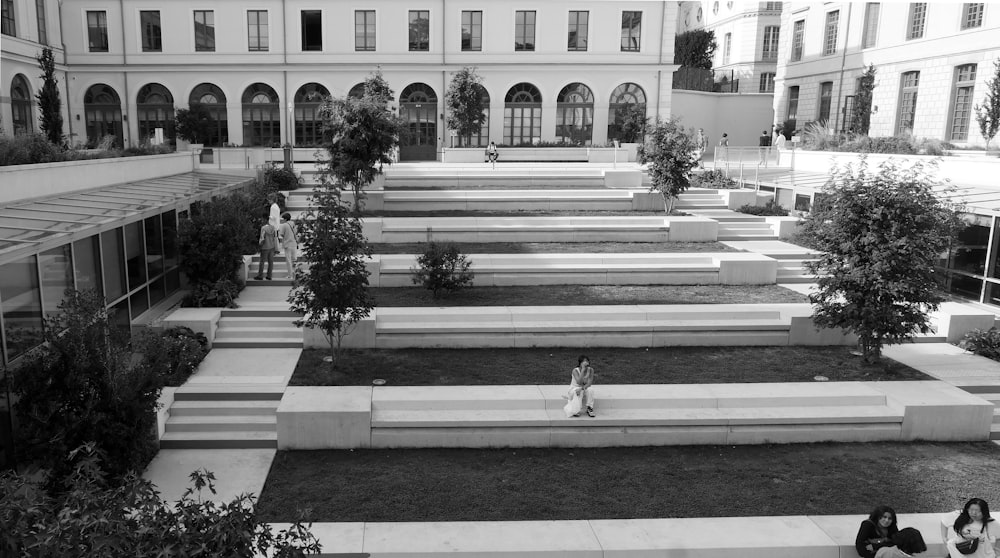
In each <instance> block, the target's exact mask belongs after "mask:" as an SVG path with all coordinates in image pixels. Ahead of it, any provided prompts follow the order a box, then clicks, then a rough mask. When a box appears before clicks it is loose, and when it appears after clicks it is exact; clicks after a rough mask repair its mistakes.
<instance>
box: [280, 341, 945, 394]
mask: <svg viewBox="0 0 1000 558" xmlns="http://www.w3.org/2000/svg"><path fill="white" fill-rule="evenodd" d="M852 349H853V348H852V347H803V346H793V347H657V348H650V349H634V348H623V347H591V348H586V349H580V348H565V347H559V348H525V349H354V350H350V349H348V350H344V351H343V352H342V354H341V356H340V358H339V360H338V362H337V365H336V367H333V366H332V365H331V364H330V363H325V362H323V357H324V356H325V355H327V354H328V353H329V351H326V350H319V349H311V350H304V351H302V355H301V356H300V357H299V361H298V363H297V364H296V366H295V372H294V373H293V375H292V379H291V383H290V384H289V385H293V386H370V385H372V380H374V379H376V378H381V379H384V380H386V382H387V383H388V385H391V386H446V385H534V384H550V385H551V384H568V383H569V377H570V371H571V370H572V369H573V367H574V366H576V361H577V356H579V355H580V354H581V353H585V354H586V355H587V356H589V357H590V361H591V363H592V364H593V365H594V369H595V371H596V372H597V377H596V382H597V383H598V384H719V383H740V382H812V381H814V379H813V378H814V377H815V376H825V377H827V378H829V379H830V380H831V381H854V380H860V381H876V380H878V381H889V380H932V379H933V378H931V377H929V376H927V375H925V374H923V373H922V372H920V371H918V370H915V369H913V368H910V367H909V366H906V365H905V364H901V363H899V362H896V361H894V360H891V359H889V358H886V357H882V360H881V361H880V362H879V363H878V364H876V365H872V366H868V365H865V364H864V362H863V361H862V360H861V358H860V357H857V356H854V355H852V354H851V350H852Z"/></svg>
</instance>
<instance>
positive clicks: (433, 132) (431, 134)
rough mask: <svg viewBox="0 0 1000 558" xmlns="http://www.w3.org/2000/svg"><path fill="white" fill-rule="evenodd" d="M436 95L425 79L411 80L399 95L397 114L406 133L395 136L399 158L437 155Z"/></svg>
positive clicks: (416, 158) (420, 157)
mask: <svg viewBox="0 0 1000 558" xmlns="http://www.w3.org/2000/svg"><path fill="white" fill-rule="evenodd" d="M437 115H438V109H437V95H436V94H435V93H434V90H433V89H431V87H430V86H429V85H427V84H425V83H413V84H410V85H408V86H407V87H406V89H403V92H402V93H401V94H400V95H399V116H400V118H402V119H403V124H404V125H405V126H406V129H407V133H406V134H405V137H402V138H400V139H399V144H400V145H399V160H400V161H433V160H435V159H437Z"/></svg>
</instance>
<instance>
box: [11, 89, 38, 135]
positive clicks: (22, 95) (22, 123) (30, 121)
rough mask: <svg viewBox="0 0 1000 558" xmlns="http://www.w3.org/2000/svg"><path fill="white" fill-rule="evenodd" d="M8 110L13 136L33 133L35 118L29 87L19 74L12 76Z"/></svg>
mask: <svg viewBox="0 0 1000 558" xmlns="http://www.w3.org/2000/svg"><path fill="white" fill-rule="evenodd" d="M10 110H11V113H12V114H11V120H12V122H13V124H14V135H15V136H19V135H21V134H30V133H32V132H34V131H35V118H34V116H33V114H32V113H33V111H32V110H31V86H30V85H29V84H28V80H27V78H25V77H24V76H23V75H21V74H17V75H16V76H14V80H13V81H12V82H11V84H10Z"/></svg>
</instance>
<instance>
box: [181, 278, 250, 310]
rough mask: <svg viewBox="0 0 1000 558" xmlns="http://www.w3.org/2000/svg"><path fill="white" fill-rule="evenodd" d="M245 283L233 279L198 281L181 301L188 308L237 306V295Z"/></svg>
mask: <svg viewBox="0 0 1000 558" xmlns="http://www.w3.org/2000/svg"><path fill="white" fill-rule="evenodd" d="M242 290H243V285H241V284H239V283H237V282H236V281H234V280H232V279H219V280H218V281H215V282H211V283H209V282H198V283H194V284H192V285H191V291H190V292H189V293H188V294H187V296H185V297H184V299H183V300H182V301H181V306H185V307H188V308H236V307H238V305H237V304H236V297H238V296H239V294H240V291H242Z"/></svg>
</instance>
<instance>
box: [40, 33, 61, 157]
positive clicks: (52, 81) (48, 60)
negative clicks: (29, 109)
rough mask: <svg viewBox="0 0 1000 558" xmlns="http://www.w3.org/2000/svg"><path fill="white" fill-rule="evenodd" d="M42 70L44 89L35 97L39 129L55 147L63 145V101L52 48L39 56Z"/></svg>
mask: <svg viewBox="0 0 1000 558" xmlns="http://www.w3.org/2000/svg"><path fill="white" fill-rule="evenodd" d="M38 67H39V68H41V70H42V75H41V76H40V77H41V78H42V88H41V90H39V91H38V93H37V94H36V95H35V98H36V99H38V117H39V123H38V127H39V129H41V130H42V133H43V134H45V137H46V138H48V140H49V142H51V143H52V144H53V145H62V144H63V117H62V101H60V100H59V80H57V79H56V62H55V59H54V58H53V57H52V49H51V48H48V47H46V48H43V49H42V53H41V54H40V55H39V56H38Z"/></svg>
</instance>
